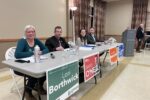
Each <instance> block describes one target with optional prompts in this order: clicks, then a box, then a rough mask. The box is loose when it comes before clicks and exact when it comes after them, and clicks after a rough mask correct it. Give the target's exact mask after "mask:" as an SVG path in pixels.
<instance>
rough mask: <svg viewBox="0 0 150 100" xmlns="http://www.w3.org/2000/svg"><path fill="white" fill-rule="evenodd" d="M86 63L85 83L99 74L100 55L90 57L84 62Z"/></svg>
mask: <svg viewBox="0 0 150 100" xmlns="http://www.w3.org/2000/svg"><path fill="white" fill-rule="evenodd" d="M83 63H84V81H85V82H87V81H88V80H90V79H91V78H93V77H94V76H95V75H96V74H97V73H99V67H98V64H99V54H96V55H92V56H89V57H87V58H85V59H84V60H83Z"/></svg>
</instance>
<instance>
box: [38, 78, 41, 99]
mask: <svg viewBox="0 0 150 100" xmlns="http://www.w3.org/2000/svg"><path fill="white" fill-rule="evenodd" d="M37 81H38V82H37V84H38V90H37V92H38V97H39V100H41V96H40V79H39V78H38V79H37Z"/></svg>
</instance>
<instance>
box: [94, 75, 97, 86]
mask: <svg viewBox="0 0 150 100" xmlns="http://www.w3.org/2000/svg"><path fill="white" fill-rule="evenodd" d="M94 79H95V84H97V78H96V76H94Z"/></svg>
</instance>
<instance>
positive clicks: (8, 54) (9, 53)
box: [5, 47, 16, 60]
mask: <svg viewBox="0 0 150 100" xmlns="http://www.w3.org/2000/svg"><path fill="white" fill-rule="evenodd" d="M15 50H16V47H10V48H9V49H8V50H7V51H6V53H5V59H6V60H12V59H15V56H14V54H15Z"/></svg>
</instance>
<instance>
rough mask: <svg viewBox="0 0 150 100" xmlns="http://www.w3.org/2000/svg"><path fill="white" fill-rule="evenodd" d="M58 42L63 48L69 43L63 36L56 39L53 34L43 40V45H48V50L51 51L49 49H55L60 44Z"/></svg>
mask: <svg viewBox="0 0 150 100" xmlns="http://www.w3.org/2000/svg"><path fill="white" fill-rule="evenodd" d="M60 43H61V46H62V47H63V48H64V49H65V48H69V45H68V43H67V42H66V41H65V39H64V38H62V37H60V39H57V38H56V37H55V36H52V37H50V38H48V39H47V40H46V42H45V45H46V46H47V47H48V49H49V51H50V52H51V51H56V48H57V47H59V46H60Z"/></svg>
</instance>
